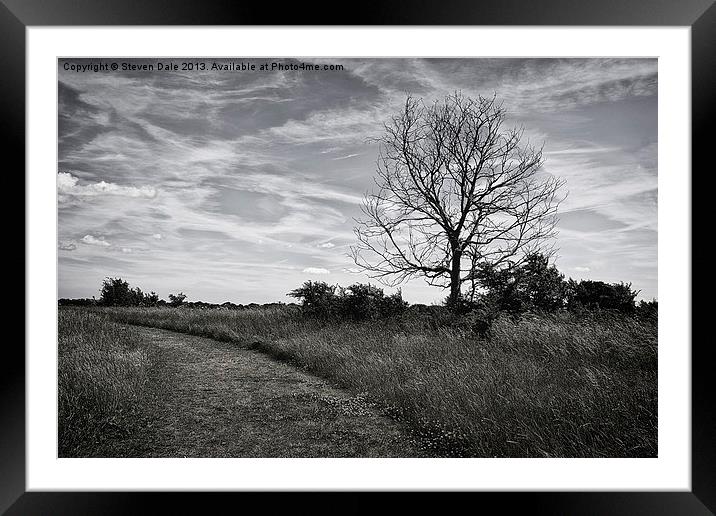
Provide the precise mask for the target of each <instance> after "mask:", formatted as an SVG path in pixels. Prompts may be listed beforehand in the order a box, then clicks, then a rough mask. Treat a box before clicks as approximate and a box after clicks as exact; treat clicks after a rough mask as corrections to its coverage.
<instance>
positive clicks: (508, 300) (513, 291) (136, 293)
mask: <svg viewBox="0 0 716 516" xmlns="http://www.w3.org/2000/svg"><path fill="white" fill-rule="evenodd" d="M470 279H471V280H472V281H473V282H474V284H476V285H479V286H480V287H479V289H477V288H475V289H473V290H472V294H471V295H469V296H463V297H461V298H460V299H459V300H458V301H457V302H456V303H453V304H451V305H449V304H448V303H447V301H446V302H445V304H444V305H443V306H442V307H426V306H425V305H413V306H412V307H411V306H409V305H408V303H407V302H406V301H405V300H404V299H403V297H402V293H401V291H400V290H398V291H397V292H395V293H394V294H390V295H386V294H385V292H384V291H383V289H381V288H379V287H376V286H374V285H370V284H363V283H354V284H353V285H350V286H348V287H342V286H340V285H329V284H328V283H325V282H322V281H307V282H305V283H304V284H303V285H302V286H301V287H299V288H297V289H294V290H292V291H290V292H289V293H288V294H287V295H288V296H290V297H293V298H296V299H298V300H299V301H300V303H301V307H302V310H303V311H304V312H305V313H306V314H309V315H312V316H317V317H321V318H333V319H349V320H373V319H381V318H389V317H394V316H397V315H400V314H402V313H404V312H405V311H406V310H408V309H410V310H411V311H412V312H415V313H425V314H427V313H428V312H430V313H433V312H436V310H437V311H439V310H445V311H447V312H449V313H451V314H455V315H465V314H471V315H472V316H473V317H474V318H477V319H478V320H481V321H482V323H480V324H482V325H483V326H485V327H489V325H490V324H491V322H492V321H493V320H494V319H495V318H496V317H497V316H498V315H499V314H510V315H515V316H518V315H520V314H525V313H554V312H560V311H569V312H574V313H580V312H595V311H598V312H601V311H606V312H612V313H620V314H630V315H636V316H639V317H650V318H656V317H657V312H658V303H657V301H656V300H653V301H640V302H639V303H637V302H636V296H637V295H638V294H639V291H637V290H634V289H632V286H631V284H630V283H605V282H603V281H593V280H580V281H576V280H573V279H571V278H570V279H565V277H564V274H562V273H560V272H559V270H557V268H556V267H555V266H554V265H550V264H549V260H548V258H547V257H545V256H543V255H541V254H531V255H529V256H527V257H526V259H525V260H524V261H523V262H522V263H520V264H518V265H515V266H512V267H509V268H497V267H490V266H482V267H479V268H477V269H476V270H475V272H474V274H473V277H472V278H470ZM168 297H169V299H168V300H164V299H160V298H159V296H158V295H157V294H156V292H149V293H145V292H143V291H142V290H141V289H140V288H139V287H135V288H132V287H131V286H130V285H129V283H128V282H126V281H124V280H123V279H121V278H106V279H105V280H104V282H103V283H102V288H101V289H100V297H99V299H94V298H92V299H60V300H59V304H60V305H62V306H68V305H73V306H137V307H174V308H178V307H186V308H202V309H228V310H241V309H251V308H273V307H281V306H286V304H285V303H268V304H263V305H259V304H256V303H250V304H247V305H241V304H235V303H231V302H225V303H221V304H216V303H206V302H203V301H187V299H186V298H187V296H186V295H185V294H184V293H183V292H179V293H178V294H169V296H168ZM290 304H293V303H290Z"/></svg>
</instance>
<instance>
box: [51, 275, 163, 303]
mask: <svg viewBox="0 0 716 516" xmlns="http://www.w3.org/2000/svg"><path fill="white" fill-rule="evenodd" d="M159 302H160V299H159V296H158V295H157V293H156V292H151V293H149V294H145V293H144V292H142V289H140V288H139V287H137V288H134V289H133V288H130V286H129V283H128V282H126V281H124V280H123V279H122V278H105V280H104V282H103V283H102V288H101V289H100V299H99V304H101V305H103V306H157V305H159ZM65 304H68V303H65Z"/></svg>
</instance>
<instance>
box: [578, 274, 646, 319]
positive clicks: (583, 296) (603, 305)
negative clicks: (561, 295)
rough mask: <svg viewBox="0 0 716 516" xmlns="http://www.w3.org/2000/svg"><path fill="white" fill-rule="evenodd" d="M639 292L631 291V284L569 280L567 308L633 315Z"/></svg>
mask: <svg viewBox="0 0 716 516" xmlns="http://www.w3.org/2000/svg"><path fill="white" fill-rule="evenodd" d="M637 294H639V291H635V290H632V289H631V283H604V282H603V281H591V280H582V281H579V282H577V281H574V280H573V279H570V280H569V282H568V283H567V308H569V309H570V310H572V311H579V310H584V309H587V310H595V309H597V310H613V311H617V312H622V313H633V312H634V311H635V309H636V303H635V301H634V299H635V298H636V296H637Z"/></svg>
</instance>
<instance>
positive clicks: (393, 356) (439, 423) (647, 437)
mask: <svg viewBox="0 0 716 516" xmlns="http://www.w3.org/2000/svg"><path fill="white" fill-rule="evenodd" d="M98 312H99V313H102V314H104V315H107V316H109V317H110V318H111V319H112V320H114V321H119V322H124V323H132V324H140V325H146V326H153V327H160V328H166V329H171V330H175V331H180V332H185V333H190V334H194V335H201V336H207V337H211V338H214V339H219V340H223V341H231V342H236V343H237V344H240V345H243V346H248V347H254V348H258V349H260V350H262V351H264V352H266V353H269V354H271V355H273V356H274V357H276V358H278V359H281V360H289V361H291V362H293V363H295V364H296V365H298V366H301V367H304V368H306V369H308V370H310V371H312V372H314V373H315V374H318V375H320V376H323V377H325V378H328V379H330V380H332V381H333V382H335V383H336V384H338V385H341V386H343V387H346V388H348V389H350V390H351V391H353V392H354V393H356V394H364V395H365V396H367V397H368V398H370V399H371V400H373V401H375V402H377V403H378V404H379V405H380V406H382V407H383V408H384V409H385V410H386V411H387V412H389V413H390V414H391V415H392V416H393V417H395V418H396V419H399V420H402V421H404V422H406V423H407V424H408V426H409V428H411V429H412V432H413V433H414V435H415V436H416V437H417V438H419V440H420V442H421V443H422V445H423V446H424V447H425V448H427V449H428V450H430V451H431V452H432V453H433V454H435V455H446V456H453V455H457V456H476V457H505V456H510V457H653V456H656V454H657V440H656V439H657V413H656V411H657V381H656V380H657V377H656V373H657V360H656V358H657V333H656V331H657V328H656V322H655V321H644V320H639V319H635V318H630V317H625V316H615V315H605V314H601V315H574V314H559V315H553V316H530V317H524V318H522V319H520V320H513V319H511V318H507V317H503V318H500V319H498V320H497V321H496V322H495V324H494V326H493V329H492V332H491V335H490V337H488V338H480V337H477V336H475V335H474V333H473V332H471V331H470V330H469V328H468V327H467V326H465V325H461V324H460V323H459V321H458V322H457V323H456V322H455V321H451V322H449V323H445V322H444V321H439V320H435V318H433V317H431V316H426V315H424V314H423V315H417V314H409V315H407V316H405V317H402V318H400V319H392V320H384V321H372V322H360V323H358V322H340V321H334V322H330V323H327V322H321V321H318V320H315V319H312V318H307V317H304V316H303V315H302V314H301V313H300V311H298V310H296V309H290V308H282V309H256V310H240V311H225V310H191V309H166V308H165V309H162V308H113V309H98Z"/></svg>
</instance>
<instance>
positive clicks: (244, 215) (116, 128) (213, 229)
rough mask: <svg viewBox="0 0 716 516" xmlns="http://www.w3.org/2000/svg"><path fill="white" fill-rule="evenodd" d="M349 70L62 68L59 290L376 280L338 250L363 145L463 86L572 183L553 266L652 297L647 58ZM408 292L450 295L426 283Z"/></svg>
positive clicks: (384, 64)
mask: <svg viewBox="0 0 716 516" xmlns="http://www.w3.org/2000/svg"><path fill="white" fill-rule="evenodd" d="M341 63H342V64H343V65H344V66H345V70H344V72H340V73H331V74H290V73H288V74H271V73H260V74H259V73H256V74H252V73H240V74H237V73H228V72H227V73H196V74H176V73H162V74H130V73H126V74H125V73H119V72H118V73H116V74H77V73H67V72H64V71H63V70H62V67H60V69H59V79H60V85H59V93H60V103H59V163H58V175H57V183H58V200H59V208H60V211H59V226H58V227H59V238H58V249H60V250H61V251H64V252H61V253H59V254H60V292H61V295H62V296H63V297H72V296H79V297H85V296H86V295H88V293H89V292H90V291H91V292H94V291H95V290H96V286H97V284H99V283H100V282H101V279H102V278H103V277H104V276H106V275H123V276H127V277H128V279H134V281H135V282H137V283H138V284H140V285H141V286H142V287H143V288H145V289H153V290H156V291H157V292H166V291H167V290H170V289H173V290H177V289H179V290H181V289H182V288H184V289H185V290H188V289H191V294H192V296H196V297H195V298H203V299H207V300H215V301H224V300H226V299H235V298H233V297H232V296H235V295H241V296H243V297H242V299H235V300H236V301H245V302H249V301H258V302H261V301H273V300H277V299H283V296H284V294H285V292H286V289H287V287H289V288H291V287H293V286H295V285H297V284H300V283H301V282H302V281H304V280H305V275H306V274H316V275H321V274H324V275H325V274H329V273H330V274H332V277H333V278H334V280H335V281H338V282H354V281H368V279H367V278H366V277H365V276H364V275H363V274H362V273H360V272H357V271H356V270H355V269H354V267H353V264H352V262H351V260H350V258H348V257H347V256H345V255H344V254H343V253H340V252H336V249H335V248H337V249H342V248H343V247H344V246H345V245H347V244H349V243H351V242H352V241H353V238H354V236H353V234H352V226H353V219H354V218H355V217H358V216H360V205H361V202H362V199H363V195H364V193H365V192H366V191H368V190H370V189H371V188H372V187H373V183H372V179H373V175H374V173H375V161H376V158H377V151H378V147H377V145H376V144H375V142H374V141H373V140H371V138H374V137H378V136H380V135H381V134H382V131H383V123H384V122H386V121H387V119H388V117H389V116H390V115H392V114H394V113H396V112H398V111H399V110H400V108H401V105H402V103H403V102H404V96H405V93H406V92H410V93H413V94H414V95H416V96H420V97H423V98H424V99H425V100H426V102H432V101H433V100H435V99H439V98H441V97H443V96H444V95H445V94H447V93H451V92H453V91H455V90H458V89H459V90H462V91H463V92H464V93H465V94H467V95H471V96H475V95H478V94H481V95H492V94H493V93H494V92H497V94H498V96H499V98H500V99H501V100H504V105H505V107H506V108H507V109H508V113H509V120H508V124H509V125H511V126H512V125H517V126H518V125H524V127H525V129H526V133H525V134H526V135H528V136H529V137H530V138H531V139H532V141H534V142H535V143H536V144H537V145H539V144H541V142H542V141H544V142H545V148H544V151H545V158H546V164H545V170H546V171H547V172H548V173H552V174H555V175H558V176H560V177H563V178H565V179H566V180H567V187H568V189H569V197H568V198H567V200H566V201H565V202H564V204H563V206H562V213H563V214H564V220H563V222H562V224H561V226H560V228H559V229H560V237H559V241H558V247H559V248H560V255H561V257H560V263H559V265H560V267H563V270H565V271H570V270H572V271H576V272H579V273H580V274H583V275H585V276H586V275H589V276H590V277H594V278H595V279H605V280H611V279H613V280H615V281H617V280H625V281H633V282H634V284H635V287H636V288H639V289H642V294H643V295H644V296H646V297H653V296H655V295H656V229H657V220H656V211H657V209H656V187H657V176H656V167H657V163H656V155H657V147H656V95H657V82H656V73H657V61H656V60H655V59H474V60H473V59H459V60H454V59H427V60H426V59H355V60H353V59H346V60H341ZM73 246H74V247H73ZM329 249H333V250H332V251H330V252H328V250H329ZM129 250H131V252H128V251H129ZM70 251H71V252H70ZM585 256H588V257H589V259H585ZM308 263H310V264H311V266H310V267H307V266H305V264H308ZM587 266H588V268H589V270H588V271H580V270H578V269H577V267H587ZM629 267H631V268H629ZM267 271H270V273H267ZM304 271H305V272H304ZM237 292H240V294H236V293H237ZM403 292H404V294H405V296H406V298H408V299H410V300H412V301H423V302H430V301H431V300H433V299H440V298H441V294H442V293H441V292H439V291H437V294H436V291H435V289H430V288H428V287H425V286H423V285H422V283H420V282H414V283H410V284H409V285H408V286H406V287H405V288H404V290H403ZM212 296H213V297H212Z"/></svg>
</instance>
